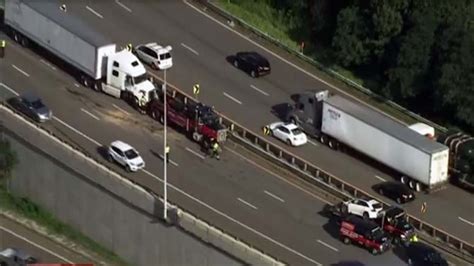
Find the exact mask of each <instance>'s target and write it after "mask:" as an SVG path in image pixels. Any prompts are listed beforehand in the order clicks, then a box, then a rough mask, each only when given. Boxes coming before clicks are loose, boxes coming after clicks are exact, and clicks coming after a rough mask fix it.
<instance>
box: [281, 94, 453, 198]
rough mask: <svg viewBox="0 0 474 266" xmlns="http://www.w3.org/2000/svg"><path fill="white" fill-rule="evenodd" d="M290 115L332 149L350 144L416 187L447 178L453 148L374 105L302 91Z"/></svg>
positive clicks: (432, 186) (429, 186) (423, 186)
mask: <svg viewBox="0 0 474 266" xmlns="http://www.w3.org/2000/svg"><path fill="white" fill-rule="evenodd" d="M287 115H288V117H287V119H288V120H289V121H291V122H293V123H296V124H298V125H300V126H301V127H302V128H303V130H304V131H305V132H306V133H308V134H309V135H312V136H313V137H316V138H317V139H319V140H320V141H321V142H322V143H324V144H327V145H329V147H331V148H333V149H337V148H339V147H345V146H347V147H350V148H352V149H354V150H356V151H358V152H360V153H362V154H364V155H366V156H368V157H370V158H371V159H373V160H375V161H377V162H380V163H383V164H384V165H386V166H388V167H390V168H392V169H394V170H396V171H397V172H399V173H400V181H401V182H402V183H405V184H408V185H409V186H410V187H411V188H412V189H414V190H417V191H420V190H422V189H428V190H429V189H434V188H436V187H438V186H440V185H442V184H443V183H445V182H446V181H447V180H448V163H449V160H448V157H449V148H448V147H447V146H445V145H443V144H441V143H438V142H436V141H435V140H432V139H429V138H426V137H425V136H422V135H420V134H418V133H417V132H415V131H414V130H412V129H411V128H408V127H407V126H404V125H402V124H400V123H398V122H396V121H394V120H393V119H390V118H388V117H387V116H385V115H383V114H381V113H379V112H376V111H374V110H372V109H370V108H369V107H366V106H363V105H361V104H356V103H354V102H352V101H349V100H347V99H346V98H343V97H341V96H338V95H329V93H328V91H320V92H306V93H302V94H300V95H299V98H298V99H297V101H296V105H295V108H293V109H292V110H291V111H290V112H289V113H288V114H287Z"/></svg>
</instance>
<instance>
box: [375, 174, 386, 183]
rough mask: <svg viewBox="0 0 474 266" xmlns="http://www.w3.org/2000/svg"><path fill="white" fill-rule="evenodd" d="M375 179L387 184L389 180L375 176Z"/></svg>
mask: <svg viewBox="0 0 474 266" xmlns="http://www.w3.org/2000/svg"><path fill="white" fill-rule="evenodd" d="M375 178H377V179H378V180H380V181H382V182H386V181H387V180H385V178H383V177H380V176H378V175H375Z"/></svg>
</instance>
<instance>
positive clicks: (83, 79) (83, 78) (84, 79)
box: [81, 75, 90, 88]
mask: <svg viewBox="0 0 474 266" xmlns="http://www.w3.org/2000/svg"><path fill="white" fill-rule="evenodd" d="M81 84H82V85H83V86H84V87H87V88H88V87H89V86H90V82H89V78H88V77H87V76H86V75H81Z"/></svg>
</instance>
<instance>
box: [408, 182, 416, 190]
mask: <svg viewBox="0 0 474 266" xmlns="http://www.w3.org/2000/svg"><path fill="white" fill-rule="evenodd" d="M408 186H409V187H410V188H411V189H415V181H413V180H410V182H408Z"/></svg>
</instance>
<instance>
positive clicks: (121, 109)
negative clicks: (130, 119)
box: [112, 103, 130, 115]
mask: <svg viewBox="0 0 474 266" xmlns="http://www.w3.org/2000/svg"><path fill="white" fill-rule="evenodd" d="M112 106H113V107H115V108H116V109H117V110H119V111H121V112H123V113H125V114H126V115H130V113H129V112H127V111H125V110H124V109H123V108H121V107H119V106H118V105H116V104H114V103H113V104H112Z"/></svg>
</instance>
